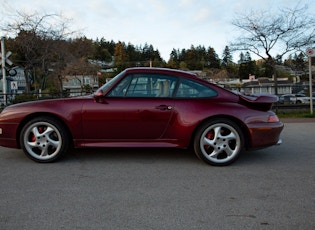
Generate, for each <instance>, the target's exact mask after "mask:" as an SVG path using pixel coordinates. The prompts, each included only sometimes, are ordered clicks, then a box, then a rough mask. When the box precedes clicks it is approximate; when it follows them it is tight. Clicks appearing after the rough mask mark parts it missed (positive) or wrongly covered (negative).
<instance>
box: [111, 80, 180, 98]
mask: <svg viewBox="0 0 315 230" xmlns="http://www.w3.org/2000/svg"><path fill="white" fill-rule="evenodd" d="M176 79H177V78H176V77H173V76H166V75H159V74H132V75H129V76H127V77H125V78H124V79H123V80H122V81H121V82H119V83H118V84H117V85H116V86H115V88H114V89H112V90H111V92H110V93H109V94H108V97H171V96H172V95H173V92H174V89H175V85H176Z"/></svg>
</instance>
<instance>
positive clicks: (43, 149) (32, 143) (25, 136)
mask: <svg viewBox="0 0 315 230" xmlns="http://www.w3.org/2000/svg"><path fill="white" fill-rule="evenodd" d="M20 143H21V147H22V149H23V151H24V153H25V154H26V156H27V157H29V158H30V159H32V160H33V161H36V162H40V163H49V162H54V161H56V160H58V159H59V158H60V157H61V156H62V155H63V154H64V153H65V152H67V151H68V149H69V135H68V133H67V130H66V129H65V127H64V125H63V124H62V123H61V122H60V121H58V120H57V119H55V118H51V117H45V116H43V117H37V118H34V119H33V120H31V121H29V122H28V123H27V124H26V125H25V126H24V127H23V129H22V131H21V136H20Z"/></svg>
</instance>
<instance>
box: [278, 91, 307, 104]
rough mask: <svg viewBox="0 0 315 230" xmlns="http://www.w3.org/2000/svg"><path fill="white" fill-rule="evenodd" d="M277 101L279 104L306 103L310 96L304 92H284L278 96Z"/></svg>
mask: <svg viewBox="0 0 315 230" xmlns="http://www.w3.org/2000/svg"><path fill="white" fill-rule="evenodd" d="M279 103H281V104H308V103H310V97H307V96H306V95H305V94H301V93H299V94H284V95H281V96H280V97H279Z"/></svg>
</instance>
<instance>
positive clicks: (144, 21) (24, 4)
mask: <svg viewBox="0 0 315 230" xmlns="http://www.w3.org/2000/svg"><path fill="white" fill-rule="evenodd" d="M312 1H313V0H304V1H300V2H298V1H296V0H250V1H249V0H237V1H235V0H146V1H145V0H138V1H136V0H88V1H80V0H28V1H25V0H14V1H12V0H0V4H1V6H4V7H0V20H1V19H3V17H6V14H8V13H9V12H10V13H11V14H12V13H14V12H15V11H22V12H26V13H34V12H38V13H41V14H42V13H47V14H51V13H57V14H62V15H64V16H65V17H66V18H69V19H71V20H72V21H71V27H72V28H73V30H79V31H80V32H81V35H84V36H86V37H87V38H90V39H93V40H96V39H97V38H99V39H100V38H104V39H106V40H107V41H110V40H113V41H115V42H118V41H121V42H125V43H126V44H128V43H129V42H130V43H131V44H133V45H135V46H143V45H144V44H145V43H147V44H149V45H153V47H154V49H157V50H159V52H160V54H161V57H162V58H163V59H164V60H165V61H168V60H169V57H170V53H171V51H172V50H173V49H180V50H181V49H189V48H190V47H191V46H192V45H194V46H198V45H202V46H205V47H206V48H208V47H212V48H214V49H215V51H216V53H217V54H218V55H219V57H220V58H222V53H223V50H224V48H225V46H227V45H229V44H230V43H231V42H233V39H235V38H236V36H237V35H236V34H237V33H238V32H239V31H238V29H237V28H236V27H235V26H233V25H232V23H231V22H232V20H233V19H234V18H235V17H236V16H237V15H238V14H240V13H245V12H250V11H252V10H254V11H256V10H268V11H277V10H278V9H281V8H284V7H290V8H293V7H295V6H296V5H297V3H298V4H299V5H301V6H304V5H307V6H308V8H309V11H310V12H313V13H315V4H314V3H313V2H312ZM0 33H2V31H0ZM1 36H6V35H5V34H2V35H1ZM235 55H236V54H234V59H236V58H237V57H235ZM234 61H237V60H234Z"/></svg>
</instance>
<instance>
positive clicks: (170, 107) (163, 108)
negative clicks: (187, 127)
mask: <svg viewBox="0 0 315 230" xmlns="http://www.w3.org/2000/svg"><path fill="white" fill-rule="evenodd" d="M155 108H156V109H159V110H171V109H173V107H172V106H170V105H159V106H157V107H155Z"/></svg>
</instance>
